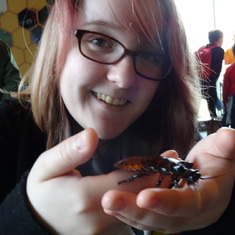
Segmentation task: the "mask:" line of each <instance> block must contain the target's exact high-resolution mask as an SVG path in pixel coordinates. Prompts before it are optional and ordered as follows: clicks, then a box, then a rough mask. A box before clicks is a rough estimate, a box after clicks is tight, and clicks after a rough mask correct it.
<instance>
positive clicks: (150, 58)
mask: <svg viewBox="0 0 235 235" xmlns="http://www.w3.org/2000/svg"><path fill="white" fill-rule="evenodd" d="M135 67H136V71H137V72H138V73H139V74H141V75H143V76H144V77H146V78H152V79H156V80H158V79H162V78H164V77H165V76H166V75H167V74H168V72H169V70H170V68H171V65H170V62H169V60H167V57H166V56H165V55H162V54H157V53H156V52H155V53H154V52H142V53H139V54H138V55H137V57H136V63H135Z"/></svg>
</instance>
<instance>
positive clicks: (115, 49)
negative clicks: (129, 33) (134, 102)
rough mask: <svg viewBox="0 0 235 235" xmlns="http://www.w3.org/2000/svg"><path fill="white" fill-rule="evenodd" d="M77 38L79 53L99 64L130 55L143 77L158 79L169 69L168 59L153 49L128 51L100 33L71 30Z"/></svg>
mask: <svg viewBox="0 0 235 235" xmlns="http://www.w3.org/2000/svg"><path fill="white" fill-rule="evenodd" d="M72 33H73V34H74V35H75V36H76V37H77V39H78V47H79V50H80V53H81V54H82V55H83V56H84V57H86V58H87V59H89V60H92V61H95V62H97V63H101V64H115V63H117V62H119V61H120V60H121V59H122V58H123V57H124V56H126V55H130V56H131V57H132V59H133V64H134V69H135V72H136V73H137V74H139V75H140V76H142V77H143V78H146V79H149V80H153V81H160V80H162V79H164V78H165V77H166V76H167V75H168V74H169V72H170V70H171V67H172V65H171V62H170V59H169V58H168V57H167V56H166V55H165V54H163V53H159V52H155V51H130V50H128V49H127V48H126V47H125V46H124V45H123V44H122V43H121V42H119V41H118V40H116V39H114V38H112V37H109V36H107V35H105V34H102V33H97V32H93V31H88V30H75V29H74V30H72Z"/></svg>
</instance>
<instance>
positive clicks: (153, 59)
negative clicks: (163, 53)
mask: <svg viewBox="0 0 235 235" xmlns="http://www.w3.org/2000/svg"><path fill="white" fill-rule="evenodd" d="M139 56H140V58H141V59H142V60H145V61H147V62H148V63H152V64H160V63H161V61H162V59H161V57H160V56H159V55H156V54H155V53H150V52H143V53H141V54H140V55H139Z"/></svg>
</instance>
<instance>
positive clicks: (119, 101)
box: [96, 93, 127, 105]
mask: <svg viewBox="0 0 235 235" xmlns="http://www.w3.org/2000/svg"><path fill="white" fill-rule="evenodd" d="M96 97H97V98H98V99H99V100H103V101H104V102H106V103H107V104H112V105H125V104H126V103H127V100H124V99H117V98H113V97H111V96H109V95H105V94H101V93H96Z"/></svg>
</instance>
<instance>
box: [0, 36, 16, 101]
mask: <svg viewBox="0 0 235 235" xmlns="http://www.w3.org/2000/svg"><path fill="white" fill-rule="evenodd" d="M20 80H21V75H20V71H19V68H18V66H17V64H16V62H15V59H14V57H13V55H12V53H11V51H10V48H9V47H8V45H7V44H6V43H5V42H4V41H3V40H1V39H0V89H1V90H2V91H8V92H9V91H12V92H16V91H17V90H18V86H19V83H20ZM9 97H10V94H7V93H5V92H2V93H0V100H3V99H7V98H9Z"/></svg>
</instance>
